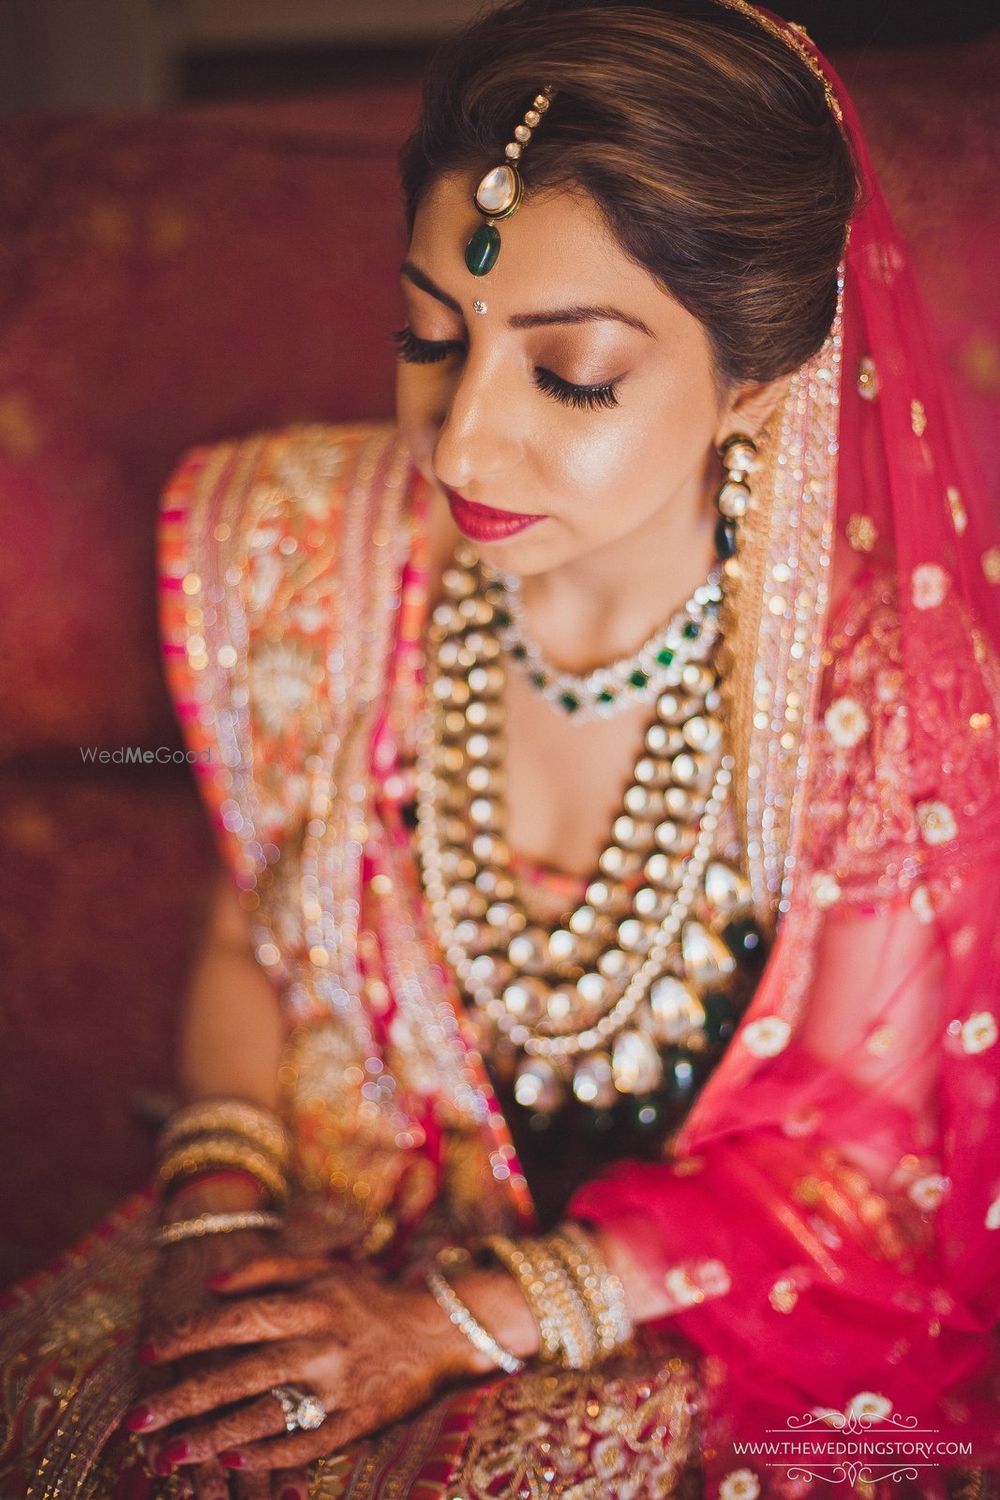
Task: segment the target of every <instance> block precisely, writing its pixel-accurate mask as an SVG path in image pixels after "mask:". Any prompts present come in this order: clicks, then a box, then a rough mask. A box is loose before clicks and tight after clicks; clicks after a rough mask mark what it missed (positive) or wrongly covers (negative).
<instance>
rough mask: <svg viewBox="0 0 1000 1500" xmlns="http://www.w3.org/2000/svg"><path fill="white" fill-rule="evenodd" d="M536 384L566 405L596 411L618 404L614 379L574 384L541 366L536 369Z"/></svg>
mask: <svg viewBox="0 0 1000 1500" xmlns="http://www.w3.org/2000/svg"><path fill="white" fill-rule="evenodd" d="M535 384H536V385H537V386H538V389H539V390H540V391H544V392H545V394H546V395H547V396H554V397H555V399H556V400H557V401H561V402H562V403H563V405H564V406H576V407H582V408H584V409H586V410H589V411H595V410H598V409H600V408H603V409H605V410H607V408H609V407H611V406H617V405H618V396H617V394H616V390H615V383H614V381H613V380H608V381H606V382H605V383H604V384H603V385H574V384H573V383H572V381H569V380H563V379H562V378H561V377H560V376H558V375H554V374H553V373H552V371H551V370H545V369H542V368H541V366H539V367H537V368H536V370H535Z"/></svg>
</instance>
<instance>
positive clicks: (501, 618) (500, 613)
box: [493, 609, 510, 630]
mask: <svg viewBox="0 0 1000 1500" xmlns="http://www.w3.org/2000/svg"><path fill="white" fill-rule="evenodd" d="M493 618H494V620H495V621H496V623H497V625H498V626H499V628H500V629H501V630H506V629H507V626H508V625H509V624H510V612H509V611H508V610H506V609H495V610H494V611H493Z"/></svg>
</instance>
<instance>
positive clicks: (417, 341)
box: [392, 327, 618, 411]
mask: <svg viewBox="0 0 1000 1500" xmlns="http://www.w3.org/2000/svg"><path fill="white" fill-rule="evenodd" d="M392 338H393V342H394V343H395V345H396V352H397V354H398V355H399V358H400V359H401V360H404V361H405V363H406V364H410V365H434V364H439V363H440V362H441V361H442V360H445V359H448V358H449V356H450V355H452V354H462V353H464V351H465V345H464V344H463V343H462V342H461V341H460V340H459V339H422V338H419V337H418V336H417V334H415V333H414V332H413V330H412V328H408V327H407V328H400V329H398V330H397V332H396V333H394V334H393V335H392ZM533 379H534V382H535V384H536V386H537V387H538V389H539V390H540V391H544V393H545V394H546V395H547V396H551V397H552V398H553V400H555V401H559V402H561V403H562V404H563V405H564V406H574V407H576V408H578V409H582V410H588V411H595V410H599V409H604V410H607V409H608V408H610V407H613V406H617V405H618V396H617V393H616V385H615V382H614V381H611V380H609V381H606V382H604V383H603V384H601V385H574V384H573V382H572V381H570V380H563V379H562V377H561V376H560V375H556V374H555V373H554V372H553V371H552V370H546V369H545V368H544V367H543V366H541V365H536V367H535V371H534V376H533Z"/></svg>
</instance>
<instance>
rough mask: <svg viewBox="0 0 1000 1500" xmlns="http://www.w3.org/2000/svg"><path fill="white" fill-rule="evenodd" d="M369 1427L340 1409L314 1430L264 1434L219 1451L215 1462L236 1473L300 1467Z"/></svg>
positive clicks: (338, 1446)
mask: <svg viewBox="0 0 1000 1500" xmlns="http://www.w3.org/2000/svg"><path fill="white" fill-rule="evenodd" d="M369 1430H371V1429H370V1428H366V1427H364V1426H363V1425H362V1424H360V1423H359V1422H358V1419H357V1418H356V1417H354V1416H352V1415H349V1414H348V1413H347V1412H341V1413H338V1414H337V1415H335V1416H333V1417H329V1418H328V1419H327V1420H326V1421H325V1422H324V1423H323V1425H322V1427H317V1428H316V1430H315V1431H314V1432H293V1433H290V1434H289V1435H288V1436H287V1437H277V1438H268V1439H267V1440H265V1441H264V1442H260V1443H249V1444H243V1445H242V1446H241V1447H239V1448H233V1449H226V1450H224V1451H223V1452H222V1453H220V1454H219V1462H220V1463H221V1464H223V1465H224V1466H225V1467H226V1468H227V1469H235V1470H236V1472H237V1473H239V1474H252V1473H254V1472H255V1471H257V1470H268V1469H270V1470H273V1469H287V1468H293V1467H303V1466H305V1465H307V1464H311V1463H312V1462H313V1461H314V1460H315V1459H317V1458H325V1457H326V1456H327V1455H328V1454H330V1453H338V1452H339V1451H340V1449H341V1448H343V1447H345V1446H346V1445H347V1444H348V1443H349V1442H351V1440H352V1439H353V1438H356V1437H357V1436H358V1435H359V1434H360V1433H361V1432H365V1431H369Z"/></svg>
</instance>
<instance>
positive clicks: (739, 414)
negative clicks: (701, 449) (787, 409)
mask: <svg viewBox="0 0 1000 1500" xmlns="http://www.w3.org/2000/svg"><path fill="white" fill-rule="evenodd" d="M791 379H792V377H791V375H790V374H788V375H778V376H777V377H776V378H775V379H774V380H769V381H767V382H766V383H764V384H755V385H738V386H736V387H734V389H733V392H732V395H731V396H730V398H729V402H728V404H727V406H726V407H725V409H724V411H723V413H722V416H721V418H720V421H719V425H718V427H717V428H716V431H715V446H716V447H717V448H720V447H721V446H722V444H723V443H724V442H725V441H726V438H728V437H732V436H733V434H734V433H737V432H741V433H744V434H745V435H746V436H747V437H751V438H757V437H759V436H760V434H761V432H762V431H763V430H764V428H765V427H766V426H767V423H768V421H769V419H770V417H771V416H772V415H773V414H774V412H776V411H777V409H778V407H779V406H780V404H781V402H782V401H783V400H784V398H785V396H786V395H787V393H788V387H789V385H790V384H791Z"/></svg>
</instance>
